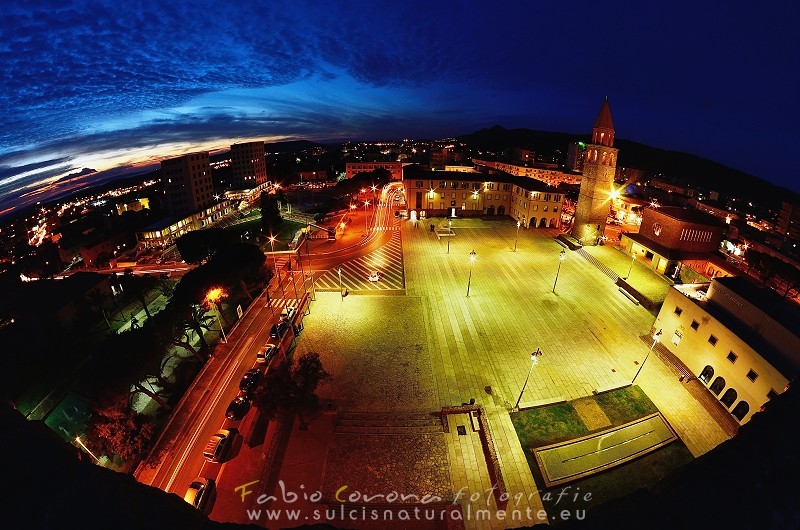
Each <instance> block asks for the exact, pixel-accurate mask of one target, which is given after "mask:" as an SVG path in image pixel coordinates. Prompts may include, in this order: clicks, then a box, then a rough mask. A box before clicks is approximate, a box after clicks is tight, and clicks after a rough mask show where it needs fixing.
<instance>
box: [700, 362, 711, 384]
mask: <svg viewBox="0 0 800 530" xmlns="http://www.w3.org/2000/svg"><path fill="white" fill-rule="evenodd" d="M712 377H714V368H712V367H711V365H710V364H709V365H707V366H706V367H705V368H703V371H702V372H700V377H699V379H700V381H702V382H703V383H705V384H706V385H707V384H708V383H709V381H711V378H712Z"/></svg>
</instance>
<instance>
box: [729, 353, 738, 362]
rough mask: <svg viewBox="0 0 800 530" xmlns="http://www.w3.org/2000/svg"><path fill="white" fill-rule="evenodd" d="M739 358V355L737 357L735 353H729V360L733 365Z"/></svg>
mask: <svg viewBox="0 0 800 530" xmlns="http://www.w3.org/2000/svg"><path fill="white" fill-rule="evenodd" d="M738 358H739V356H738V355H736V354H735V353H733V352H732V351H731V352H728V360H729V361H730V362H731V363H735V362H736V359H738Z"/></svg>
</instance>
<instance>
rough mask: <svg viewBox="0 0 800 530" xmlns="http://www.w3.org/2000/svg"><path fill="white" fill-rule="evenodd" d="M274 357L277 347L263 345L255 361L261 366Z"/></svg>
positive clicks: (276, 353)
mask: <svg viewBox="0 0 800 530" xmlns="http://www.w3.org/2000/svg"><path fill="white" fill-rule="evenodd" d="M276 355H278V347H277V346H276V345H274V344H265V345H264V346H262V347H261V349H260V350H258V353H256V361H258V362H259V363H261V364H269V363H271V362H272V359H274V358H275V356H276Z"/></svg>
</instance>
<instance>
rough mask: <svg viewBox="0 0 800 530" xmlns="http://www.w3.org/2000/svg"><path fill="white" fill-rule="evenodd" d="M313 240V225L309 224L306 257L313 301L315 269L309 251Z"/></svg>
mask: <svg viewBox="0 0 800 530" xmlns="http://www.w3.org/2000/svg"><path fill="white" fill-rule="evenodd" d="M310 240H311V223H308V232H307V233H306V256H307V258H308V274H309V275H310V276H311V300H312V301H313V300H314V269H313V268H312V267H311V250H310V249H309V241H310Z"/></svg>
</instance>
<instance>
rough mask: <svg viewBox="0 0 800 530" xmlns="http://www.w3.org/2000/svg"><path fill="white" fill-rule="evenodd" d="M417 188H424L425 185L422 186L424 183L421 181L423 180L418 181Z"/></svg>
mask: <svg viewBox="0 0 800 530" xmlns="http://www.w3.org/2000/svg"><path fill="white" fill-rule="evenodd" d="M417 187H418V188H422V187H423V185H422V181H421V180H418V181H417Z"/></svg>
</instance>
